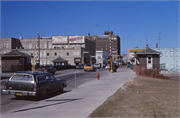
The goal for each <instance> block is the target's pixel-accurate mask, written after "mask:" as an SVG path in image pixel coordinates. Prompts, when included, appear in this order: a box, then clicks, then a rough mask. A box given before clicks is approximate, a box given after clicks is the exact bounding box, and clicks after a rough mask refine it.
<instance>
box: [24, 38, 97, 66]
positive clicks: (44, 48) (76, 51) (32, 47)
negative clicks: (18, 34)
mask: <svg viewBox="0 0 180 118" xmlns="http://www.w3.org/2000/svg"><path fill="white" fill-rule="evenodd" d="M37 41H38V39H37V38H25V39H21V42H22V45H23V47H24V49H21V51H22V52H24V53H27V54H29V55H34V54H35V52H36V45H37ZM84 50H85V51H88V52H89V54H87V55H84V53H83V52H84ZM90 55H93V56H95V42H93V41H90V40H88V39H85V43H84V44H56V45H53V44H52V42H51V37H49V38H48V37H47V38H42V39H40V64H41V65H46V64H53V62H52V61H53V60H54V59H56V58H58V57H59V56H61V57H62V58H64V59H66V60H68V64H71V65H76V63H74V59H75V58H80V59H81V62H80V63H84V58H86V57H87V58H90Z"/></svg>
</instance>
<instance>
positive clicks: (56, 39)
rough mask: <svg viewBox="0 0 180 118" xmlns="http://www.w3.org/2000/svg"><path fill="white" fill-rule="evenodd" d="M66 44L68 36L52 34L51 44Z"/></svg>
mask: <svg viewBox="0 0 180 118" xmlns="http://www.w3.org/2000/svg"><path fill="white" fill-rule="evenodd" d="M65 43H66V44H67V43H68V36H52V44H65Z"/></svg>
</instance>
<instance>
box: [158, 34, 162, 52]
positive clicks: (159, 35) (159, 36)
mask: <svg viewBox="0 0 180 118" xmlns="http://www.w3.org/2000/svg"><path fill="white" fill-rule="evenodd" d="M158 34H159V39H158V40H159V51H160V40H161V39H160V34H162V32H158Z"/></svg>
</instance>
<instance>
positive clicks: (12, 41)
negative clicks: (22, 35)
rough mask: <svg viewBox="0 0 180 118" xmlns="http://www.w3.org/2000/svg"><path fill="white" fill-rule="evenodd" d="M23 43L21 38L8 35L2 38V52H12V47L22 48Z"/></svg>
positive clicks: (0, 39) (0, 51)
mask: <svg viewBox="0 0 180 118" xmlns="http://www.w3.org/2000/svg"><path fill="white" fill-rule="evenodd" d="M21 48H22V45H21V42H20V40H19V39H16V38H12V37H8V38H0V54H5V53H8V52H10V51H11V50H12V49H21Z"/></svg>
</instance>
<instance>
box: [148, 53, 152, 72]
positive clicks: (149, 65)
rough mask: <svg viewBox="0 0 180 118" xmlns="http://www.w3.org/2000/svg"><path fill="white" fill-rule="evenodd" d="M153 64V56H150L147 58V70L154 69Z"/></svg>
mask: <svg viewBox="0 0 180 118" xmlns="http://www.w3.org/2000/svg"><path fill="white" fill-rule="evenodd" d="M152 65H153V62H152V55H148V56H147V69H150V68H152V67H153V66H152Z"/></svg>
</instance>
